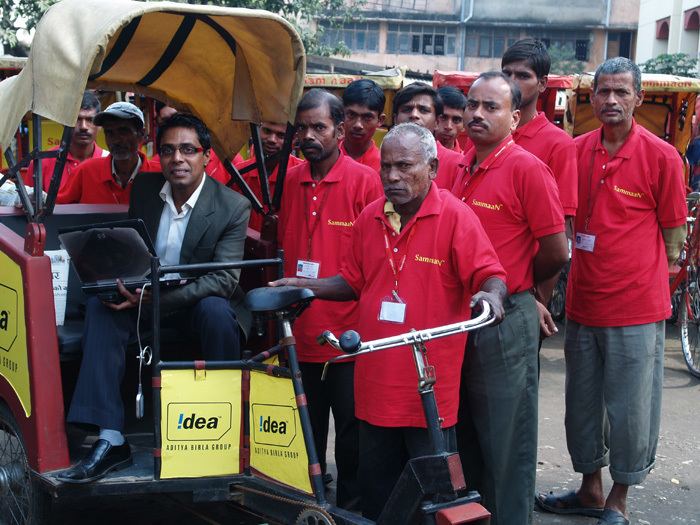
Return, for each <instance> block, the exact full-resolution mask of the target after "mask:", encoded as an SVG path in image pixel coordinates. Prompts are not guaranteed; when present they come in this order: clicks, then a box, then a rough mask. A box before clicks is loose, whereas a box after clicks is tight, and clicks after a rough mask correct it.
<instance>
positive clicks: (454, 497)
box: [0, 0, 493, 525]
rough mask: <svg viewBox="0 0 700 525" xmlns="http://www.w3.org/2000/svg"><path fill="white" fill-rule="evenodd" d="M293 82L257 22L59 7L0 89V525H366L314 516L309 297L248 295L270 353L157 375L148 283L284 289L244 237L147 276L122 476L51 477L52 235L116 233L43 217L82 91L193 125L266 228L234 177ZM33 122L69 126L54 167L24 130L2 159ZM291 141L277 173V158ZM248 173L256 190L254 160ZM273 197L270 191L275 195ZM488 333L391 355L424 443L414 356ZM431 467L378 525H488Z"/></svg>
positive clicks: (280, 40)
mask: <svg viewBox="0 0 700 525" xmlns="http://www.w3.org/2000/svg"><path fill="white" fill-rule="evenodd" d="M57 28H60V29H57ZM304 69H305V55H304V49H303V46H302V44H301V41H300V39H299V36H298V35H297V33H296V32H295V31H294V29H293V28H292V26H291V25H290V24H289V23H287V22H286V21H285V20H283V19H282V18H280V17H279V16H277V15H274V14H271V13H268V12H265V11H259V10H247V9H229V8H219V7H212V6H193V5H188V4H180V3H170V2H152V3H145V2H133V1H128V0H116V1H109V2H106V1H103V0H63V1H62V2H60V3H58V4H55V5H54V6H52V7H51V8H50V9H49V10H48V11H47V12H46V14H45V15H44V17H43V18H42V20H41V22H40V23H39V25H38V27H37V30H36V34H35V37H34V42H33V45H32V49H31V55H30V57H29V60H28V62H27V64H26V67H24V69H23V70H22V71H21V72H20V73H19V74H18V75H17V76H14V77H11V78H8V79H6V80H5V81H3V82H2V83H0V105H1V106H2V107H3V112H2V115H0V144H2V145H3V147H4V148H5V149H4V154H5V158H6V160H7V163H8V166H9V169H8V173H7V174H6V175H5V176H2V177H0V184H2V182H5V180H7V179H11V180H13V181H14V182H16V184H17V187H18V192H19V197H20V200H21V202H22V205H23V206H22V210H18V209H15V208H0V518H1V519H2V520H3V522H4V521H8V522H10V523H12V524H20V523H28V524H39V523H42V521H43V519H44V518H45V517H46V515H47V513H48V510H49V508H50V505H51V503H52V501H54V500H64V501H65V500H71V499H73V498H77V499H79V498H85V497H91V496H119V495H129V494H136V493H138V494H148V493H152V494H155V493H175V492H187V493H191V494H192V498H193V500H194V501H229V502H232V503H235V504H237V505H240V506H242V507H244V508H245V509H246V510H247V511H249V512H251V513H253V514H255V515H257V516H260V517H262V518H264V519H267V520H269V521H273V522H276V523H298V524H334V523H338V524H368V525H369V524H371V523H373V522H372V521H370V520H367V519H364V518H362V517H361V516H358V515H356V514H354V513H351V512H349V511H346V510H344V509H341V508H338V507H336V506H334V505H332V504H330V503H329V502H328V501H327V500H326V496H325V490H324V486H323V482H322V476H321V470H320V467H319V463H318V457H317V453H316V450H315V447H314V444H313V438H312V433H311V427H310V420H309V416H308V411H307V405H306V400H305V395H304V390H303V385H302V383H301V379H300V373H299V367H298V362H297V359H296V350H295V343H294V337H293V334H292V329H291V323H292V321H293V320H294V318H295V317H297V316H298V315H299V314H301V312H302V311H303V310H304V308H305V307H306V306H307V305H308V303H309V302H310V301H311V300H313V294H312V293H311V292H310V291H309V290H304V289H291V288H287V287H282V288H278V289H274V288H257V289H253V290H251V291H249V292H248V295H247V298H246V302H247V305H248V307H249V310H250V311H251V312H253V313H254V314H255V315H256V327H257V330H258V332H259V333H260V334H265V333H267V334H268V335H270V334H272V335H276V337H277V338H278V342H277V344H275V345H273V346H272V348H269V349H268V350H264V351H261V352H257V353H255V354H253V353H252V352H244V356H243V359H242V360H240V361H206V362H205V361H203V360H197V359H196V358H195V359H192V354H193V353H195V352H196V351H195V352H193V351H192V349H191V348H187V349H186V350H187V353H188V357H187V358H185V359H180V360H178V357H176V359H175V360H166V359H164V356H165V355H166V353H165V352H164V351H161V350H162V349H161V346H162V345H163V348H165V345H166V339H167V337H166V336H167V334H165V333H163V332H162V331H161V327H160V322H159V295H160V293H159V286H158V278H159V276H160V275H163V274H165V273H170V272H200V273H201V272H206V271H213V270H220V269H228V268H242V269H243V275H242V277H241V285H242V286H243V287H244V288H245V289H251V288H254V287H255V286H256V285H257V286H260V285H261V284H263V283H265V282H267V281H269V280H271V279H272V278H275V277H276V276H279V275H280V272H281V267H282V254H281V253H280V252H277V251H276V246H275V243H274V241H273V240H266V239H264V238H261V236H260V234H258V233H257V232H254V231H252V230H250V229H249V230H248V239H247V241H246V250H245V253H246V259H247V260H244V261H236V262H230V263H209V264H200V265H181V266H161V265H160V264H159V260H158V258H157V257H155V256H154V257H153V258H152V261H151V276H150V279H151V285H152V293H153V300H152V308H153V315H152V319H153V321H152V323H151V326H150V331H151V334H150V348H151V349H152V354H151V355H152V361H151V363H150V365H151V370H150V374H149V375H150V382H149V381H146V382H145V383H144V385H143V386H144V394H145V396H146V398H147V399H149V402H147V403H145V406H144V405H141V406H140V407H139V400H138V399H139V398H138V396H137V397H136V400H137V403H136V405H137V406H136V411H135V412H136V414H135V415H134V413H133V412H132V411H129V410H128V409H127V410H126V414H127V422H126V434H127V436H128V438H129V442H130V443H131V446H132V452H133V456H134V465H133V466H131V467H127V468H125V469H124V470H119V471H115V472H111V473H109V474H108V475H107V476H105V477H104V478H102V479H100V480H98V481H96V482H93V483H89V484H83V485H71V484H65V483H62V482H61V481H60V480H59V479H58V477H57V474H58V473H59V472H61V471H62V470H63V469H66V468H68V467H69V466H70V465H71V459H76V458H75V456H74V457H73V458H72V457H71V450H69V440H68V436H67V430H66V426H65V420H64V409H65V402H66V401H67V400H69V399H70V394H69V393H70V389H71V381H72V379H74V376H75V372H76V369H77V366H78V365H79V360H80V353H81V349H80V337H81V333H82V323H83V319H82V313H81V311H80V304H81V302H82V301H83V299H84V297H83V296H82V291H81V288H80V283H79V282H78V281H77V279H76V278H75V277H76V276H75V275H72V276H69V277H68V281H67V284H65V283H64V285H62V286H59V287H58V288H57V289H55V287H54V285H53V282H52V266H51V261H50V259H49V257H48V256H47V254H46V251H47V250H53V249H57V248H59V245H58V239H57V231H58V229H60V228H63V227H66V226H75V225H78V224H93V223H97V222H105V221H109V220H116V219H121V218H123V217H125V215H126V209H125V207H124V206H119V205H81V204H76V205H56V204H55V199H56V193H57V190H58V187H59V184H60V178H61V172H62V165H63V163H64V162H65V159H66V152H67V146H68V144H69V142H70V138H71V132H72V128H71V126H73V124H74V123H75V120H76V116H77V114H78V108H79V105H80V99H81V95H82V92H83V90H84V89H85V87H86V86H87V87H89V88H99V89H111V90H115V91H134V92H139V93H142V94H145V95H148V96H151V97H153V98H156V99H158V100H161V101H163V102H165V103H173V104H174V105H176V106H177V107H179V108H183V109H187V110H189V111H191V112H192V113H193V114H195V115H197V116H198V117H200V118H201V119H202V120H203V121H204V122H205V123H206V124H207V125H208V127H209V129H210V131H211V134H212V144H213V147H214V149H215V151H216V153H217V154H218V155H219V157H220V159H222V161H223V163H224V166H225V167H226V169H227V171H228V172H229V173H230V174H231V176H232V179H233V181H234V182H236V183H238V184H239V185H240V187H241V190H242V192H243V193H244V194H245V195H246V196H247V197H248V198H249V199H250V200H251V202H252V204H253V207H254V209H255V210H256V211H258V212H262V211H266V210H263V208H262V206H261V203H260V202H259V201H258V200H257V199H256V198H255V196H254V195H253V194H252V192H251V191H250V189H249V188H248V187H247V185H246V184H245V182H244V181H243V180H242V178H241V176H240V174H239V173H238V172H237V171H236V169H235V168H234V167H233V165H232V164H231V159H232V158H233V156H234V155H235V153H236V152H237V151H238V150H239V149H240V147H241V146H242V145H243V144H244V143H245V142H246V141H247V140H248V137H249V133H251V132H252V134H253V138H254V146H255V148H256V154H257V158H258V159H263V155H262V151H261V148H260V143H259V142H260V141H259V137H257V135H256V131H255V130H256V126H255V123H259V122H261V121H264V120H279V119H280V118H283V119H285V120H286V121H287V122H293V120H294V112H295V107H296V103H297V100H298V98H299V96H300V94H301V92H302V89H303V78H304ZM28 112H31V113H32V119H33V120H34V122H35V123H36V122H37V121H38V119H39V118H40V117H45V118H49V119H51V120H53V121H55V122H58V123H60V124H61V125H63V126H64V131H63V136H62V139H61V145H60V148H59V149H58V150H57V151H56V152H52V153H47V152H42V151H40V148H39V145H40V144H41V136H40V135H41V133H40V131H39V130H40V129H41V127H40V126H36V127H35V129H36V130H38V132H37V133H35V134H34V137H33V145H32V149H31V151H30V152H29V154H28V155H27V156H26V157H24V158H22V159H15V158H14V155H13V154H12V149H11V148H9V147H8V146H7V145H8V144H10V142H11V139H12V137H13V136H14V134H15V131H16V127H17V125H18V124H19V123H20V122H21V120H22V119H23V118H24V116H25V114H27V113H28ZM290 129H291V125H290ZM291 135H292V134H291V133H288V137H287V141H286V145H285V149H284V150H283V157H282V159H284V158H285V157H286V155H287V154H288V151H289V149H290V146H291ZM48 155H56V156H57V158H58V162H57V167H56V170H55V172H54V173H52V174H43V173H42V172H41V168H40V162H39V160H40V159H41V158H43V157H45V156H48ZM30 162H34V163H35V164H34V166H35V171H34V187H41V186H42V177H43V176H50V177H51V182H50V187H49V191H48V192H47V196H46V199H44V197H43V195H42V192H36V193H35V194H34V196H33V198H32V199H30V197H29V195H28V193H27V191H26V188H25V187H24V184H23V181H22V176H21V172H20V170H21V168H22V167H26V166H27V165H28V164H29V163H30ZM282 162H283V160H282ZM259 173H260V174H261V175H260V176H261V182H262V183H263V188H265V187H267V179H266V172H265V168H264V163H263V162H262V160H260V161H259ZM283 173H284V166H281V167H280V174H281V175H282V174H283ZM277 187H278V188H279V190H278V191H281V188H282V184H281V183H279V182H278V186H277ZM263 196H264V200H265V201H266V202H265V204H267V205H269V204H271V203H272V202H273V201H271V200H270V195H269V192H265V191H263ZM275 197H278V195H277V192H276V195H275ZM267 211H268V212H269V211H270V210H267ZM263 237H264V236H263ZM71 272H72V270H71ZM54 292H56V293H54ZM59 292H65V293H64V294H63V295H64V296H65V303H64V304H63V306H60V304H59V302H55V295H56V296H58V295H61V293H59ZM58 308H62V309H64V310H65V312H64V313H65V320H64V323H63V324H62V325H60V326H57V323H55V320H56V311H57V309H58ZM491 322H493V317H492V316H490V315H489V312H488V308H486V307H484V308H483V311H482V314H481V315H479V316H478V317H477V318H476V319H473V320H468V321H465V322H463V323H459V324H458V325H453V326H449V327H439V328H438V329H435V330H422V331H419V332H411V333H408V334H401V335H399V336H396V338H394V339H395V340H393V341H391V342H389V343H390V344H391V345H393V346H396V345H399V344H408V345H412V346H413V348H414V358H415V360H416V370H417V375H418V378H419V390H420V392H421V395H422V396H423V399H424V407H425V413H426V420H427V422H428V424H429V427H430V428H432V429H435V428H439V419H438V416H437V413H436V411H435V410H434V408H435V407H434V406H433V405H434V397H432V385H433V383H434V381H435V377H434V374H432V373H431V369H430V367H429V366H427V365H426V364H425V363H424V362H423V361H421V356H422V357H424V352H423V350H424V343H426V342H428V341H429V340H430V339H431V338H435V337H441V336H446V335H449V334H450V333H457V332H462V331H468V330H472V329H475V328H479V327H481V326H486V325H487V324H489V323H491ZM144 335H145V334H144ZM324 340H326V341H328V342H330V343H331V344H336V341H337V339H336V338H335V336H333V335H332V334H325V335H324ZM340 340H341V341H346V340H347V341H350V342H352V343H353V344H352V345H347V344H346V345H341V344H340V343H337V346H339V347H342V348H345V349H346V350H348V351H356V350H358V349H360V350H362V351H365V350H370V351H375V350H376V351H378V350H379V349H378V348H375V347H376V346H377V344H379V343H383V344H384V346H386V347H388V346H387V345H389V343H387V342H386V341H384V342H381V341H380V342H376V341H375V342H367V343H365V344H364V345H363V344H361V342H360V341H359V337H358V336H357V335H356V334H355V337H353V336H352V334H350V335H347V334H346V335H344V336H341V338H340ZM380 346H381V345H380ZM135 354H136V355H137V357H138V359H129V360H130V361H132V366H131V370H130V368H129V367H128V366H127V371H126V378H127V380H126V383H125V385H124V391H125V394H124V396H125V397H124V400H125V407H129V406H132V407H133V406H134V405H133V402H134V394H135V393H136V392H137V386H136V383H138V385H139V386H140V384H141V383H140V375H139V374H140V371H139V369H140V367H141V366H144V367H146V366H147V365H148V364H149V363H148V353H147V352H146V351H145V349H140V350H139V351H138V352H135ZM174 355H176V356H179V354H177V353H176V354H174ZM129 378H130V379H129ZM129 381H130V382H129ZM431 399H432V401H431ZM139 408H140V409H141V410H139ZM144 412H145V413H144ZM130 414H131V415H130ZM434 450H435V453H434V454H433V455H431V456H426V457H424V458H417V460H411V462H409V464H408V465H407V467H406V469H405V470H404V475H402V478H401V480H400V482H399V484H397V487H396V488H395V489H394V493H393V494H392V498H391V500H390V501H389V502H388V503H387V506H386V507H385V511H384V513H383V514H382V516H381V517H380V518H379V520H378V523H426V524H427V523H431V524H432V523H438V524H448V523H477V524H482V525H484V524H487V523H488V522H489V514H488V512H486V511H485V509H483V507H481V506H480V505H479V504H478V503H477V502H478V500H479V496H478V494H477V493H475V492H469V491H466V490H464V489H465V481H464V475H463V472H462V469H461V464H460V462H459V457H458V455H456V454H454V453H448V452H447V451H445V450H444V447H441V444H440V442H439V439H437V438H435V442H434ZM397 516H398V517H399V518H397ZM397 519H398V520H399V521H397Z"/></svg>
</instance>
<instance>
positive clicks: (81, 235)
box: [58, 219, 194, 302]
mask: <svg viewBox="0 0 700 525" xmlns="http://www.w3.org/2000/svg"><path fill="white" fill-rule="evenodd" d="M58 239H59V241H60V242H61V244H62V245H63V247H64V248H65V250H66V251H67V252H68V255H69V256H70V260H71V264H72V265H73V268H75V272H76V273H77V274H78V278H79V279H80V282H81V283H82V290H83V292H84V293H86V294H89V295H95V294H96V295H97V296H98V297H99V298H100V299H102V300H103V301H108V302H121V301H122V300H123V299H124V298H123V297H122V295H121V294H120V293H119V290H118V288H117V279H120V280H121V281H122V282H123V283H124V286H125V287H126V288H127V289H128V290H130V291H132V292H133V291H135V290H136V289H137V288H143V286H144V285H145V284H146V283H150V282H151V280H150V274H151V257H153V256H154V255H156V251H155V248H154V247H153V242H152V241H151V238H150V236H149V235H148V231H147V230H146V225H145V224H144V222H143V221H142V220H141V219H128V220H122V221H114V222H105V223H99V224H86V225H82V226H75V227H70V228H62V229H60V230H59V231H58ZM193 280H194V278H193V277H188V278H183V277H181V276H180V275H179V274H167V275H164V276H161V278H160V280H159V282H160V286H161V287H167V286H182V285H183V284H187V283H188V282H192V281H193Z"/></svg>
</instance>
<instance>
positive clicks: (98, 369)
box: [60, 113, 250, 483]
mask: <svg viewBox="0 0 700 525" xmlns="http://www.w3.org/2000/svg"><path fill="white" fill-rule="evenodd" d="M157 143H158V151H159V153H160V158H161V164H162V167H163V174H162V175H161V174H156V173H143V174H140V175H139V176H138V177H137V178H136V180H135V182H134V187H133V190H132V193H131V202H130V205H129V216H130V217H132V218H140V219H143V221H144V222H145V224H146V228H147V230H148V232H149V233H150V235H151V237H152V238H154V239H155V248H156V252H157V254H158V256H159V257H160V261H161V264H163V265H172V264H189V263H204V262H230V261H236V260H240V259H242V258H243V245H244V242H245V237H246V228H247V225H248V218H249V215H250V203H249V202H248V201H247V200H246V199H245V198H244V197H242V196H241V195H239V194H238V193H236V192H233V191H231V190H229V189H228V188H226V187H224V186H222V185H221V184H219V183H218V182H216V181H214V180H213V179H212V178H210V177H205V176H204V168H205V167H206V165H207V162H208V161H209V159H210V148H211V141H210V138H209V132H208V131H207V129H206V127H205V126H204V124H203V123H202V122H201V121H200V120H198V119H197V118H195V117H193V116H192V115H187V114H182V113H178V114H176V115H174V116H173V117H171V118H170V119H168V120H167V121H166V122H165V123H164V124H163V125H162V126H161V127H160V129H159V131H158V141H157ZM239 273H240V272H239V270H221V271H217V272H213V273H209V274H207V275H204V276H201V277H198V278H197V279H196V280H194V281H193V282H191V283H189V284H186V285H184V286H181V287H179V288H174V289H169V290H163V291H162V293H161V300H160V304H161V313H162V316H163V319H162V322H163V323H171V324H173V325H174V326H176V327H178V328H184V329H186V330H187V331H188V332H190V334H192V335H194V336H197V337H198V338H199V341H200V343H201V347H202V351H203V354H204V357H205V359H210V360H211V359H214V360H221V359H238V358H239V357H240V347H239V330H240V329H241V328H242V327H243V325H244V324H245V323H242V322H241V319H242V313H243V310H242V308H239V306H240V305H241V300H242V297H243V292H242V290H241V289H240V288H239V286H238V277H239ZM118 287H119V291H120V293H121V294H122V295H123V296H124V301H122V302H120V303H118V304H113V303H103V302H101V301H99V300H98V299H97V298H96V297H91V298H90V299H89V300H88V303H87V314H86V319H85V331H84V333H83V360H82V363H81V368H80V374H79V376H78V382H77V385H76V389H75V394H74V395H73V400H72V402H71V407H70V411H69V413H68V421H70V422H76V423H87V424H92V425H95V426H97V427H99V429H100V437H99V439H98V440H97V441H96V442H95V444H94V445H93V447H92V450H91V452H90V454H88V456H87V457H86V458H85V459H83V460H82V461H80V462H79V463H78V464H76V465H75V466H73V467H72V468H70V469H68V470H67V471H65V472H64V473H63V474H62V475H61V476H60V479H61V480H62V481H65V482H72V483H86V482H90V481H93V480H96V479H99V478H101V477H102V476H104V475H105V474H107V473H108V472H110V471H111V470H115V469H118V468H123V467H125V466H128V465H130V464H131V450H130V448H129V444H128V443H127V442H126V440H125V439H124V436H123V435H122V431H123V426H124V407H123V404H122V401H121V394H120V385H121V381H122V378H123V375H124V366H125V350H126V347H127V343H128V341H129V339H130V337H131V336H132V335H133V334H134V333H135V331H136V329H137V327H136V315H135V313H136V310H137V307H138V305H139V299H140V296H141V295H142V294H143V302H147V301H149V300H150V293H149V291H148V290H141V289H137V290H135V291H133V292H131V291H129V290H127V289H126V288H125V287H124V285H123V284H122V283H121V282H119V283H118Z"/></svg>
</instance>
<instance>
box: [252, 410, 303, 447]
mask: <svg viewBox="0 0 700 525" xmlns="http://www.w3.org/2000/svg"><path fill="white" fill-rule="evenodd" d="M295 408H296V407H293V406H288V405H264V404H260V403H254V404H253V405H252V407H251V412H252V416H251V422H250V426H251V428H252V429H253V442H254V443H256V444H258V445H273V446H276V447H288V446H289V445H291V444H292V441H294V438H295V437H296V435H297V420H296V411H295Z"/></svg>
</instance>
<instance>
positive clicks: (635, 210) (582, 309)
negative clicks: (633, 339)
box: [566, 122, 687, 326]
mask: <svg viewBox="0 0 700 525" xmlns="http://www.w3.org/2000/svg"><path fill="white" fill-rule="evenodd" d="M601 138H602V128H600V129H597V130H595V131H591V132H590V133H587V134H585V135H582V136H580V137H578V138H577V139H576V141H575V142H576V149H577V151H578V157H577V158H578V172H579V175H580V176H579V184H578V191H579V208H578V212H577V213H576V222H575V225H574V231H575V234H576V235H578V234H581V233H583V234H588V235H595V244H594V246H593V252H588V251H584V250H581V249H577V248H574V250H573V257H572V261H571V272H570V274H569V284H568V289H567V292H566V313H567V316H568V317H569V318H571V319H573V320H574V321H576V322H577V323H581V324H585V325H589V326H629V325H638V324H645V323H654V322H657V321H661V320H662V319H666V318H667V317H668V316H669V315H671V306H670V304H671V302H670V297H669V287H668V265H667V261H666V250H665V247H664V241H663V237H662V235H661V228H674V227H677V226H681V225H683V224H685V220H686V213H687V209H686V204H685V185H684V182H683V164H682V162H681V158H680V156H679V155H678V152H677V151H676V150H675V148H674V147H673V146H671V145H670V144H667V143H666V142H664V141H663V140H661V139H659V138H658V137H656V136H654V135H653V134H652V133H650V132H649V131H647V130H646V129H644V128H643V127H642V126H640V125H638V124H637V123H636V122H633V124H632V129H631V131H630V133H629V135H628V137H627V140H626V141H625V143H624V144H623V146H622V147H621V148H620V150H619V151H618V152H617V153H615V155H614V156H613V157H612V158H610V155H609V154H608V152H607V150H606V149H605V148H604V147H603V144H602V142H601ZM588 217H590V218H589V220H588V227H587V228H586V219H587V218H588Z"/></svg>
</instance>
